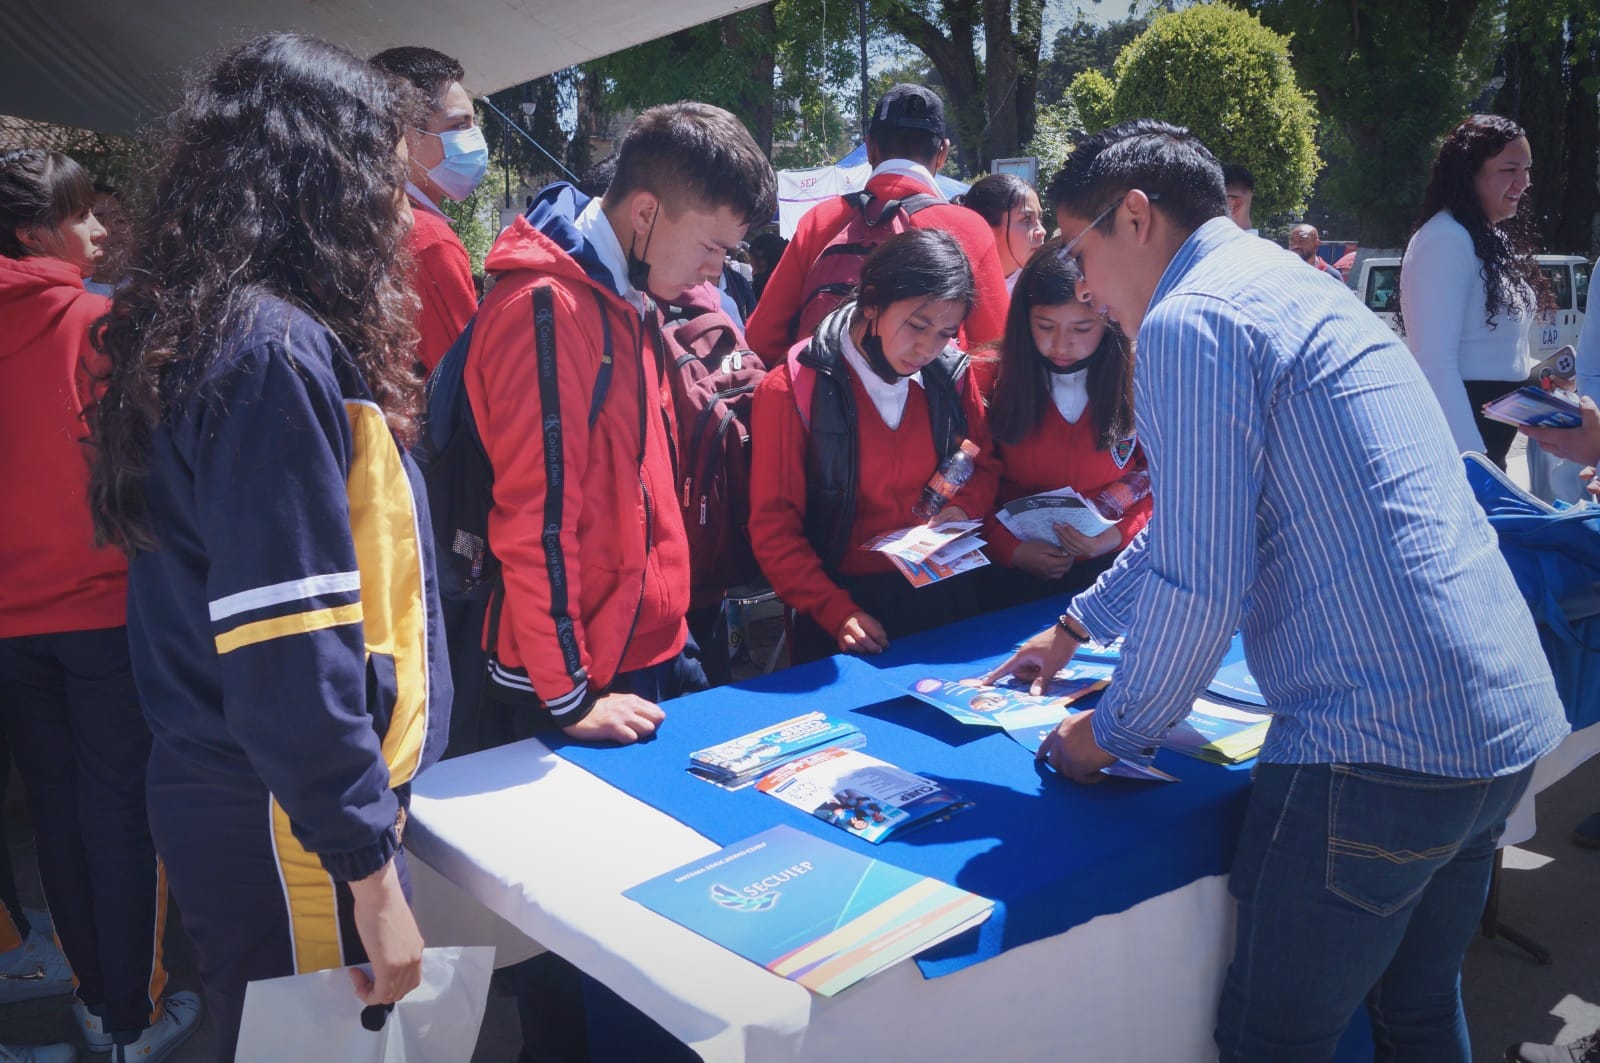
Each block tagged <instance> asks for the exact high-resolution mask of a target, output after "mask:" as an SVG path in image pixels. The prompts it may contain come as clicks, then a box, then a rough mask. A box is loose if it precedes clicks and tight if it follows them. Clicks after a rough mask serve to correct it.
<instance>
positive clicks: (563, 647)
mask: <svg viewBox="0 0 1600 1063" xmlns="http://www.w3.org/2000/svg"><path fill="white" fill-rule="evenodd" d="M574 198H575V197H574V196H573V195H572V193H571V191H570V190H564V191H563V192H561V193H560V194H556V193H551V195H550V196H549V199H550V200H551V202H545V201H541V202H540V204H538V205H537V206H536V208H535V219H536V224H538V225H539V228H535V225H534V224H530V223H529V221H528V220H527V219H526V218H518V219H517V220H516V221H515V222H514V223H513V224H512V225H511V227H510V228H508V229H507V230H506V231H505V232H503V233H501V235H500V238H499V239H498V240H497V241H496V242H495V245H494V249H493V250H492V251H490V253H489V258H488V261H487V263H486V265H487V267H488V269H489V270H490V271H491V272H493V273H495V274H497V275H498V279H497V281H496V283H495V286H494V289H493V290H492V291H491V292H490V293H489V295H488V296H487V297H486V298H485V299H484V302H483V306H482V308H481V309H480V310H479V312H478V324H477V326H476V328H475V330H474V332H473V336H472V348H471V351H470V352H469V354H468V357H467V364H466V383H467V396H468V399H469V400H470V401H471V403H472V413H473V417H474V418H475V420H476V422H477V426H478V432H479V434H480V436H481V437H482V439H483V444H484V449H485V450H486V451H487V452H488V455H489V463H490V465H491V466H492V467H493V469H494V507H493V509H491V511H490V513H489V543H490V546H491V547H492V548H493V550H494V552H495V554H496V556H498V557H499V558H500V560H501V562H502V564H503V566H504V568H503V574H504V579H505V601H504V605H503V611H502V613H501V619H500V623H499V627H498V636H497V638H496V639H495V642H496V644H495V645H490V646H488V647H487V649H488V650H489V653H490V655H491V661H490V678H491V680H492V684H493V689H494V690H495V691H496V693H497V694H498V695H499V696H501V697H506V696H507V692H509V693H510V694H511V695H515V694H516V693H517V692H518V691H519V690H520V691H521V692H522V693H525V694H527V695H529V696H531V697H536V698H537V699H538V701H539V702H540V703H542V705H543V706H544V708H545V709H546V710H547V711H549V713H550V714H551V716H552V717H553V719H554V720H555V722H556V723H557V724H558V725H560V726H568V725H570V724H573V723H576V722H577V721H578V720H581V719H582V718H583V717H584V716H585V715H587V713H588V711H589V709H590V708H591V707H593V704H594V701H595V700H596V699H597V698H598V697H599V696H600V694H601V693H603V692H604V691H605V690H606V688H607V687H608V686H609V685H610V683H611V681H612V680H613V679H614V678H615V677H616V676H617V675H618V674H619V673H621V672H629V671H633V670H636V669H639V668H644V667H646V666H649V665H652V664H658V663H660V662H661V661H664V660H667V659H669V658H670V657H672V656H673V655H674V654H676V653H677V652H678V651H679V650H681V649H682V648H683V644H684V639H685V636H686V633H687V631H688V628H687V625H686V624H685V622H684V618H685V616H686V615H687V613H688V609H689V545H688V540H687V537H686V536H685V534H684V530H683V516H682V514H681V513H680V511H679V509H678V505H677V501H676V497H675V495H674V489H673V488H674V482H675V478H674V475H673V456H672V443H671V442H670V439H671V437H672V424H671V419H670V403H669V402H668V401H666V394H665V392H664V390H663V388H662V382H661V377H660V374H659V371H658V369H657V363H656V357H657V355H656V348H655V337H653V336H652V335H651V331H652V330H651V327H650V325H649V322H648V321H642V320H641V319H640V314H639V312H638V311H637V310H635V309H634V308H633V306H631V305H630V304H629V303H628V302H626V301H625V300H624V299H622V297H621V296H619V295H617V293H616V292H615V291H614V290H612V288H610V287H609V286H607V285H605V284H602V283H601V282H600V281H598V280H596V278H595V276H594V275H593V274H592V273H591V272H589V271H587V270H586V268H585V263H582V262H580V261H579V260H578V259H577V258H574V257H573V255H574V253H577V254H579V255H580V257H581V256H582V255H583V254H584V249H583V246H582V244H581V237H578V236H577V235H576V233H575V231H574V230H573V229H572V227H571V219H572V217H573V216H575V214H576V211H577V209H578V207H577V206H575V205H574V203H573V200H574ZM541 230H542V231H541ZM589 265H590V266H592V265H593V264H592V263H590V264H589ZM601 272H603V271H601ZM536 287H547V288H549V289H550V291H551V295H552V299H553V304H554V314H553V320H552V321H551V322H550V332H549V333H547V335H549V336H550V337H551V338H553V341H554V353H555V358H554V362H555V369H556V373H555V378H554V380H553V381H552V382H547V381H546V380H545V379H544V378H543V376H542V374H541V372H540V364H539V363H540V358H539V351H538V345H537V343H536V340H535V319H534V309H533V291H534V289H535V288H536ZM651 317H652V318H655V317H656V312H655V311H654V310H652V311H651ZM606 327H609V329H610V334H611V337H612V349H613V362H612V373H611V379H610V383H609V385H608V386H607V388H606V392H605V398H604V402H603V404H602V406H601V408H600V412H599V416H598V419H597V420H596V421H595V422H594V426H593V428H592V429H591V428H590V426H589V415H590V404H591V402H592V401H593V398H594V393H595V381H596V378H597V376H598V375H599V373H600V365H601V357H602V351H603V341H602V337H603V336H604V334H605V328H606ZM641 430H642V437H641ZM551 442H557V443H559V452H554V451H553V450H552V448H551V447H550V446H549V444H550V443H551ZM641 452H642V453H643V460H642V461H641V460H640V454H641ZM553 485H554V486H553ZM511 700H515V698H514V697H512V698H511Z"/></svg>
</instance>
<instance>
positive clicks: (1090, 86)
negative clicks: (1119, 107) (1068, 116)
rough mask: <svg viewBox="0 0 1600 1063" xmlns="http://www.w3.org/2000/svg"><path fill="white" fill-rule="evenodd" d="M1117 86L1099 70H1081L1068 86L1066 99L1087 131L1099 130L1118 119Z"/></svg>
mask: <svg viewBox="0 0 1600 1063" xmlns="http://www.w3.org/2000/svg"><path fill="white" fill-rule="evenodd" d="M1116 95H1117V86H1116V85H1114V84H1112V82H1111V79H1110V78H1108V77H1106V76H1105V75H1104V74H1102V73H1100V71H1098V70H1084V71H1080V72H1079V74H1078V76H1077V77H1075V78H1073V79H1072V83H1071V84H1070V85H1068V86H1067V93H1066V99H1067V101H1068V102H1069V103H1070V104H1071V105H1072V107H1073V109H1074V110H1075V111H1076V112H1077V114H1078V117H1079V119H1080V120H1081V121H1082V122H1083V128H1084V131H1085V132H1090V133H1093V132H1098V131H1099V130H1101V129H1104V128H1105V127H1106V126H1108V125H1111V124H1112V123H1113V122H1115V121H1116V107H1115V99H1116Z"/></svg>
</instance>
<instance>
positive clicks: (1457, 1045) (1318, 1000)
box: [1216, 764, 1532, 1063]
mask: <svg viewBox="0 0 1600 1063" xmlns="http://www.w3.org/2000/svg"><path fill="white" fill-rule="evenodd" d="M1531 774H1532V769H1531V768H1530V769H1526V770H1523V771H1520V772H1517V773H1516V774H1514V775H1508V776H1504V777H1501V778H1497V779H1450V778H1444V777H1441V776H1434V775H1421V774H1418V773H1416V772H1410V771H1401V770H1399V769H1397V768H1387V767H1381V766H1378V765H1373V764H1332V765H1329V764H1261V765H1259V766H1258V767H1257V768H1256V776H1255V788H1254V790H1253V792H1252V793H1251V795H1250V806H1249V810H1248V811H1247V813H1246V815H1245V825H1244V832H1243V835H1242V836H1241V838H1240V841H1239V850H1238V853H1237V854H1236V855H1235V857H1234V862H1233V874H1232V878H1231V880H1230V883H1229V888H1230V890H1231V891H1232V893H1233V895H1234V896H1235V897H1236V898H1237V899H1238V901H1239V925H1238V932H1237V936H1236V937H1235V941H1234V954H1233V963H1232V964H1231V965H1230V966H1229V968H1228V975H1227V979H1226V980H1225V982H1224V983H1223V989H1222V1002H1221V1005H1220V1006H1219V1008H1218V1013H1217V1029H1216V1039H1217V1047H1218V1049H1219V1050H1220V1052H1221V1059H1222V1063H1235V1061H1237V1063H1245V1061H1250V1063H1256V1061H1268V1060H1270V1061H1273V1063H1281V1061H1290V1060H1292V1061H1294V1063H1313V1061H1317V1060H1331V1059H1333V1054H1334V1049H1335V1046H1336V1045H1337V1044H1338V1041H1339V1036H1340V1034H1341V1033H1343V1031H1344V1028H1345V1026H1346V1025H1347V1024H1348V1023H1349V1021H1350V1017H1351V1016H1352V1015H1353V1014H1355V1010H1356V1008H1357V1007H1358V1006H1359V1005H1360V1004H1361V1002H1362V1001H1363V1000H1365V1001H1366V1005H1367V1013H1368V1016H1369V1017H1370V1019H1371V1022H1372V1035H1373V1042H1374V1046H1375V1058H1376V1059H1377V1060H1380V1061H1382V1060H1405V1061H1407V1063H1431V1061H1435V1060H1438V1061H1449V1063H1470V1060H1471V1058H1472V1052H1471V1047H1470V1043H1469V1041H1468V1039H1467V1023H1466V1016H1465V1014H1464V1013H1463V1011H1462V1008H1461V961H1462V958H1463V956H1465V954H1466V950H1467V944H1468V942H1469V941H1471V939H1472V935H1473V932H1474V930H1475V928H1476V926H1477V924H1478V919H1479V917H1480V916H1481V915H1482V913H1483V905H1484V900H1485V898H1486V897H1487V895H1488V890H1489V877H1490V874H1491V872H1492V870H1493V866H1494V852H1495V845H1496V843H1497V842H1498V840H1499V838H1500V832H1501V831H1502V830H1503V829H1504V827H1505V820H1506V815H1507V814H1508V813H1509V812H1510V811H1511V808H1512V806H1513V805H1515V804H1516V802H1517V800H1518V799H1519V798H1520V797H1521V796H1522V793H1523V791H1524V790H1525V789H1527V786H1528V779H1529V777H1530V776H1531Z"/></svg>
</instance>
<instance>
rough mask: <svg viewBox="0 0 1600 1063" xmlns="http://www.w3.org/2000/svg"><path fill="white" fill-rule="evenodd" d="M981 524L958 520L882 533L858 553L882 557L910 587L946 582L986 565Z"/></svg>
mask: <svg viewBox="0 0 1600 1063" xmlns="http://www.w3.org/2000/svg"><path fill="white" fill-rule="evenodd" d="M981 527H983V522H982V521H981V520H957V521H951V522H950V523H948V524H940V525H938V526H937V527H931V526H929V525H927V524H914V525H912V526H911V527H909V528H900V529H897V530H896V531H892V532H885V533H884V534H882V535H879V536H876V537H875V538H872V539H869V540H867V541H866V542H864V543H862V544H861V549H863V550H872V551H874V552H876V553H880V554H884V555H886V556H887V557H888V558H889V562H890V563H891V564H893V565H894V567H895V568H896V569H898V570H899V572H900V574H901V575H902V576H904V577H905V578H906V580H907V581H908V582H909V583H910V584H911V585H912V586H913V587H926V586H928V585H929V584H930V583H938V582H939V581H940V580H946V579H949V578H950V577H951V576H955V575H959V574H961V573H962V572H970V571H971V570H973V569H975V568H982V567H983V566H985V565H987V564H988V563H989V559H988V558H987V557H985V556H984V554H983V550H982V547H983V546H984V545H985V543H984V541H983V539H982V538H981V537H979V535H978V529H979V528H981Z"/></svg>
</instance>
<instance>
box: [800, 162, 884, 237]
mask: <svg viewBox="0 0 1600 1063" xmlns="http://www.w3.org/2000/svg"><path fill="white" fill-rule="evenodd" d="M871 174H872V167H871V166H869V165H867V164H866V163H864V162H863V163H861V164H860V165H858V166H817V167H814V168H813V169H810V170H779V171H778V232H779V234H780V235H781V236H782V237H783V238H784V239H785V240H788V239H790V238H791V237H793V236H794V230H795V226H797V225H799V224H800V219H801V218H802V217H803V216H804V215H805V213H806V212H807V211H808V210H810V209H811V208H812V207H814V206H816V205H817V204H818V203H822V202H825V201H827V200H830V199H833V198H835V197H836V196H843V195H847V194H849V193H851V192H859V191H861V190H862V189H863V188H865V187H866V185H867V178H868V177H869V176H870V175H871Z"/></svg>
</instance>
